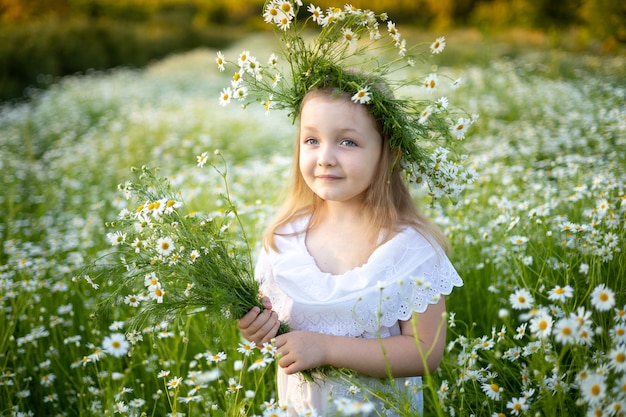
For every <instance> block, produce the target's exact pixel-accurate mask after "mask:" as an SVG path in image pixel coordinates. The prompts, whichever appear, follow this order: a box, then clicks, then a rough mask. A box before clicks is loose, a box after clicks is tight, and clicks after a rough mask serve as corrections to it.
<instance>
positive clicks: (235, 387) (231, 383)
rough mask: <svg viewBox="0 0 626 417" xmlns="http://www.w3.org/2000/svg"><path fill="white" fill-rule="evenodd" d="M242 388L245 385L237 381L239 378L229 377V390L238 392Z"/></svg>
mask: <svg viewBox="0 0 626 417" xmlns="http://www.w3.org/2000/svg"><path fill="white" fill-rule="evenodd" d="M241 388H243V386H242V385H241V384H239V382H237V380H236V379H235V378H229V379H228V392H231V393H232V392H237V391H239V390H240V389H241Z"/></svg>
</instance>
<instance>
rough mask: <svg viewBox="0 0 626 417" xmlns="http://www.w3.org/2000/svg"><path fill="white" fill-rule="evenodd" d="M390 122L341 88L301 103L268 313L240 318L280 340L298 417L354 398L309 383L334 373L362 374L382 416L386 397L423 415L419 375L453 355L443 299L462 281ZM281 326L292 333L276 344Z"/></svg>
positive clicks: (346, 389) (269, 253) (262, 266)
mask: <svg viewBox="0 0 626 417" xmlns="http://www.w3.org/2000/svg"><path fill="white" fill-rule="evenodd" d="M382 122H383V121H381V120H377V119H376V118H375V117H374V116H373V115H372V113H371V111H370V107H368V106H367V105H366V104H360V103H358V102H356V100H354V98H353V97H352V98H351V93H347V92H345V91H337V89H336V88H333V87H325V88H315V89H311V90H310V91H309V92H308V93H307V94H306V95H305V97H304V99H303V100H302V104H301V107H300V111H299V130H298V137H297V144H296V148H295V158H294V164H293V173H294V177H293V183H292V185H291V192H290V195H289V197H288V199H287V201H286V202H285V204H284V206H283V207H282V210H281V211H280V212H279V214H278V216H277V218H276V219H275V221H274V222H273V223H272V224H271V225H270V226H269V228H268V229H267V231H266V233H265V235H264V239H263V250H262V251H261V253H260V255H259V259H258V263H257V267H256V277H257V279H258V280H260V282H261V289H262V293H263V295H264V303H265V305H266V307H267V308H266V309H265V310H263V311H260V310H259V309H258V308H254V309H253V310H251V311H250V312H249V313H248V314H246V315H245V316H244V317H243V318H242V319H240V320H239V329H240V331H241V333H242V335H243V336H244V337H245V338H246V339H248V340H250V341H254V342H256V343H257V344H258V345H260V344H262V343H263V342H269V341H270V340H272V339H274V338H275V343H276V348H277V353H278V358H279V359H278V365H279V369H278V399H279V402H280V404H281V405H284V406H286V407H288V409H289V410H290V411H289V412H290V415H294V416H296V415H305V413H309V414H306V415H312V413H313V412H316V413H317V415H319V416H325V415H332V414H333V413H334V412H335V411H336V404H335V400H339V399H341V398H348V399H351V398H354V397H353V391H354V390H351V389H350V383H349V382H345V381H344V380H342V379H341V378H339V377H333V376H332V375H330V376H328V377H323V378H316V379H315V381H313V382H311V381H309V380H305V379H304V378H303V376H302V373H301V371H306V370H314V369H315V368H319V367H322V366H325V365H330V366H332V367H336V368H348V369H351V370H353V371H355V372H356V373H357V375H359V376H358V378H359V380H360V381H361V383H362V384H363V386H365V387H371V391H370V389H361V391H360V393H359V395H360V397H359V396H357V397H356V398H360V399H361V401H363V402H364V403H367V404H371V405H373V406H374V409H376V411H378V412H380V413H382V412H383V408H384V406H383V405H382V404H383V401H382V400H380V399H377V398H375V396H374V394H373V393H374V392H375V391H380V390H381V389H383V390H384V389H388V390H391V391H393V390H394V389H399V390H408V392H407V395H410V396H414V407H415V412H416V413H418V412H421V411H422V403H421V397H420V385H421V381H420V378H416V377H419V376H421V375H424V374H426V373H428V372H432V371H434V370H435V369H436V368H437V366H438V364H439V362H440V360H441V357H442V354H443V350H444V344H445V337H446V329H445V326H446V318H445V312H446V307H445V301H444V295H447V294H449V293H450V292H451V290H452V288H453V287H454V286H459V285H462V281H461V279H460V277H459V276H458V274H457V273H456V271H455V270H454V268H453V266H452V265H451V263H450V262H449V260H448V258H447V257H446V255H445V252H444V250H445V249H446V248H447V244H446V240H445V238H444V237H443V236H442V234H441V232H440V231H439V230H438V229H437V228H436V227H435V226H434V225H433V224H432V223H431V222H430V221H428V220H427V219H426V218H425V217H424V216H423V215H421V214H420V213H419V212H418V210H417V209H416V206H415V204H414V202H413V200H412V198H411V195H410V193H409V191H408V188H407V186H406V185H405V183H404V181H403V179H402V176H401V165H400V164H399V163H398V161H399V160H400V158H401V156H402V155H401V154H400V152H401V150H400V149H399V148H397V147H393V146H391V145H390V143H389V138H388V137H387V135H386V134H384V129H383V123H382ZM279 321H285V322H287V323H288V324H289V326H290V328H291V331H290V332H289V333H286V334H282V335H280V336H277V330H278V327H279ZM314 375H315V374H314ZM392 384H393V385H392ZM411 390H412V391H411ZM387 415H394V414H393V413H389V414H387Z"/></svg>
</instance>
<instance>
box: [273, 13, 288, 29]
mask: <svg viewBox="0 0 626 417" xmlns="http://www.w3.org/2000/svg"><path fill="white" fill-rule="evenodd" d="M276 25H277V26H278V27H279V28H280V29H281V30H287V29H289V26H290V25H291V20H290V19H289V18H288V17H287V16H283V17H282V18H281V19H280V20H279V21H278V22H276Z"/></svg>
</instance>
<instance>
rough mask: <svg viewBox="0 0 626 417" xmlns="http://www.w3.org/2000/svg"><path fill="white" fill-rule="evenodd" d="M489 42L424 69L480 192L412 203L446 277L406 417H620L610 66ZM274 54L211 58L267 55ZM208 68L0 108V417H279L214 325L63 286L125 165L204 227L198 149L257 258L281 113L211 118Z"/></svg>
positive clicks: (185, 66)
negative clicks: (153, 180)
mask: <svg viewBox="0 0 626 417" xmlns="http://www.w3.org/2000/svg"><path fill="white" fill-rule="evenodd" d="M405 33H407V34H408V36H409V38H410V39H413V40H416V41H432V40H434V37H435V36H438V35H440V34H441V33H435V32H429V33H424V32H422V31H419V30H416V29H414V28H412V27H406V29H405ZM524 33H525V34H526V35H529V34H531V32H528V31H524ZM443 34H447V33H443ZM502 36H508V38H507V39H506V40H508V42H504V40H505V39H504V38H503V37H496V38H487V41H486V38H484V37H482V36H479V35H477V32H476V31H473V30H465V31H461V30H455V31H450V32H449V34H447V37H448V48H447V50H446V51H445V52H444V54H443V55H442V56H441V57H440V58H438V59H439V61H438V62H437V64H438V65H439V66H440V69H439V71H441V72H446V73H448V74H450V76H451V77H452V78H453V79H454V78H457V77H461V78H462V80H463V82H462V84H461V86H460V87H459V88H458V89H454V90H452V89H448V88H446V86H442V90H441V91H440V93H439V94H441V95H446V96H448V97H449V98H450V101H451V103H453V105H454V106H457V107H462V108H464V109H465V110H467V111H468V112H470V113H477V114H479V115H480V118H479V121H478V122H477V123H476V124H474V125H473V126H472V128H471V130H470V132H469V133H468V139H467V150H468V152H469V154H470V157H469V160H468V164H469V165H470V166H472V167H473V168H474V169H475V170H477V172H478V174H479V180H478V181H477V182H476V183H475V184H473V186H472V187H470V188H469V189H468V190H467V191H466V192H465V193H464V194H463V196H462V198H461V199H460V200H459V201H458V202H455V203H453V202H450V201H442V202H439V203H436V204H435V205H431V204H430V201H429V200H428V199H427V198H426V197H425V195H424V192H423V190H415V198H416V200H417V201H418V202H419V203H420V204H421V205H422V208H423V210H425V211H426V212H427V213H428V214H429V215H430V216H431V217H432V218H433V219H435V221H436V222H437V223H438V224H439V225H440V226H441V227H442V228H443V229H444V230H445V232H446V234H447V235H448V237H449V238H450V240H451V243H452V247H453V253H452V254H451V259H452V261H453V263H454V264H455V266H456V267H457V269H458V271H459V273H460V274H461V276H462V277H463V278H464V280H465V285H464V287H462V288H459V289H456V290H455V292H454V293H453V294H452V295H451V296H450V297H449V298H448V307H449V312H450V317H449V334H448V341H449V344H448V349H447V353H446V356H445V358H444V362H443V363H442V366H441V368H440V370H439V371H438V372H437V373H436V374H433V375H430V376H428V377H426V378H425V383H426V385H425V388H424V389H425V398H426V414H427V415H439V416H444V415H445V416H468V415H476V416H514V415H527V416H531V415H532V416H537V415H541V416H558V415H570V416H587V415H589V416H604V415H607V416H619V415H624V414H625V413H626V255H625V254H624V249H623V246H624V244H623V242H624V239H625V237H626V232H625V230H624V219H625V213H626V191H625V187H624V179H625V178H626V172H625V171H626V169H625V168H624V167H625V166H626V143H625V142H626V107H625V106H624V103H625V102H626V88H625V87H626V86H625V84H624V80H625V79H626V78H625V76H626V62H625V61H626V59H625V58H624V55H623V54H620V53H612V54H611V53H609V54H602V53H600V52H598V51H589V50H585V51H568V50H565V49H563V48H558V49H555V48H551V47H550V44H549V42H547V41H545V39H546V38H545V37H544V36H543V35H541V36H540V35H539V34H536V38H531V37H527V36H523V37H521V38H520V37H516V35H515V34H512V33H511V32H508V35H502ZM272 39H273V38H271V36H269V37H268V36H267V34H265V35H264V34H259V33H255V34H253V35H251V36H246V37H243V38H241V39H236V40H234V41H232V42H230V43H229V44H228V45H227V46H225V47H224V48H220V49H221V50H222V52H224V53H225V55H227V56H229V57H235V56H236V55H237V54H238V53H239V52H241V50H242V49H244V48H245V49H250V50H252V51H255V52H256V53H258V55H259V56H266V55H267V53H268V52H269V46H271V44H272V42H273V41H272ZM529 39H538V40H537V41H536V42H534V43H533V44H532V45H529V42H528V40H529ZM522 40H526V41H522ZM216 52H217V49H216V48H207V47H202V48H196V49H192V50H190V51H187V52H182V53H179V54H174V55H170V56H167V57H165V58H163V59H160V60H158V61H154V62H152V63H151V64H149V65H147V66H145V67H141V68H135V69H132V68H123V67H121V68H116V69H111V70H103V71H91V72H90V73H88V74H79V75H73V76H64V77H61V78H58V79H55V80H54V81H53V82H51V83H50V84H49V85H48V87H47V88H46V89H45V90H41V91H38V92H32V91H31V92H30V93H29V95H28V97H27V98H25V99H21V100H17V101H7V102H5V103H4V104H3V105H2V106H1V107H0V169H1V170H2V173H3V174H2V176H1V177H0V187H1V189H2V193H1V194H0V240H1V241H2V247H1V248H0V303H1V307H2V308H1V309H0V415H1V416H14V415H15V416H27V415H32V416H44V415H46V416H48V415H49V416H78V415H80V416H92V415H93V416H102V415H129V416H139V415H148V416H163V415H175V416H179V415H180V416H182V415H185V416H193V415H215V416H235V415H249V416H252V415H259V416H260V415H281V414H280V413H281V410H278V409H276V408H275V407H274V405H273V399H275V392H274V385H273V366H274V364H273V363H271V360H265V358H266V357H267V355H266V354H265V353H264V352H261V351H254V353H252V354H251V355H250V356H247V355H246V353H242V352H249V350H247V349H245V348H244V346H242V345H241V343H242V340H241V339H240V338H239V335H238V333H237V331H236V328H235V327H234V326H233V325H232V323H229V322H227V321H218V322H215V321H209V320H208V319H207V317H206V316H205V315H204V314H203V312H201V311H197V312H195V314H192V315H189V316H187V317H182V318H181V317H179V318H176V319H174V318H173V319H171V320H164V321H162V322H160V323H158V324H157V325H153V326H150V327H146V328H145V329H142V331H141V332H139V333H132V334H131V333H128V332H127V331H128V328H127V324H128V320H129V318H130V317H131V316H132V314H133V311H134V310H133V309H134V308H133V307H131V306H129V305H124V304H122V305H120V306H119V307H117V308H115V309H112V311H110V313H111V316H110V319H109V321H108V322H103V321H102V320H98V318H97V317H95V315H94V313H95V310H96V303H97V301H98V299H99V298H100V297H102V296H103V295H104V294H106V292H107V291H108V289H107V280H106V279H99V280H96V281H94V280H91V279H89V278H88V277H85V275H82V274H81V268H83V267H84V266H86V265H87V264H89V263H91V262H93V261H94V260H96V259H98V258H99V257H100V256H102V255H104V254H106V253H110V252H111V251H112V250H113V249H114V248H112V245H111V241H110V240H109V239H108V238H107V233H110V232H112V231H113V230H114V229H111V228H108V227H107V226H106V223H107V222H110V221H112V220H115V219H116V217H117V215H118V213H119V212H120V211H121V210H123V209H124V208H128V209H129V210H134V209H135V207H132V206H129V203H128V202H127V200H126V199H125V198H124V194H123V193H122V192H120V191H119V190H118V184H123V183H124V182H125V181H127V180H132V179H133V178H135V174H134V173H132V172H131V167H141V166H144V165H145V166H149V167H151V168H155V169H158V170H159V172H160V173H161V174H162V175H163V176H165V177H168V178H169V179H170V181H171V182H172V184H173V185H174V187H176V188H177V189H179V190H180V193H181V197H182V198H181V199H182V200H184V203H185V210H187V211H188V212H195V213H203V214H206V215H209V216H220V215H221V213H223V211H224V207H223V206H221V203H220V201H221V200H220V199H219V198H218V196H219V195H220V194H223V193H224V192H225V186H224V183H223V181H222V177H221V176H220V175H219V173H217V172H216V171H215V170H213V169H212V168H211V166H210V164H211V163H214V164H216V166H218V167H222V165H221V164H222V162H221V161H222V160H221V159H220V158H217V157H216V156H215V155H214V151H215V150H219V152H220V154H221V155H222V156H223V157H224V159H225V161H226V163H227V169H228V176H227V179H228V185H229V191H230V196H231V199H232V201H233V202H234V203H235V205H236V206H237V208H238V211H239V214H240V217H241V219H242V221H243V223H244V226H245V229H246V233H247V236H248V238H249V240H250V242H251V244H252V247H253V250H255V251H256V250H257V249H258V240H259V237H260V234H261V233H262V230H263V227H264V225H265V224H266V223H267V221H268V219H269V218H270V216H271V215H272V213H273V210H274V209H275V207H276V202H277V201H278V200H279V199H280V196H281V190H282V186H283V184H284V183H285V181H286V179H287V178H288V175H289V164H290V157H291V150H292V142H293V136H294V134H295V128H294V126H292V125H291V123H290V119H289V118H288V117H286V115H285V114H282V113H280V112H270V113H269V114H266V113H265V111H264V110H262V109H255V108H249V109H247V110H245V111H243V110H241V109H239V108H237V106H232V105H231V106H230V107H227V108H224V107H220V106H219V105H218V97H219V92H220V91H221V89H222V88H223V87H224V86H226V85H227V84H228V82H229V75H228V74H221V73H219V72H218V70H217V67H216V65H215V53H216ZM425 70H426V71H428V68H426V69H425ZM410 93H411V94H420V93H419V92H415V91H412V92H410ZM204 152H206V153H207V155H208V161H207V165H205V166H204V167H199V166H197V157H198V156H199V155H202V153H204ZM238 348H239V349H240V350H241V351H239V350H238ZM262 363H264V364H265V365H266V366H263V365H259V364H262ZM252 365H255V366H253V367H252V368H253V369H251V370H249V368H250V366H252ZM390 401H394V399H393V398H390ZM345 414H346V415H350V414H356V413H355V412H353V411H351V410H350V409H346V411H345Z"/></svg>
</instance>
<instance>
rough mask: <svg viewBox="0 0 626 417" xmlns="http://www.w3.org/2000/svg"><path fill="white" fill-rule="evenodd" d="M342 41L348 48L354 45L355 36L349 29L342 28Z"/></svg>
mask: <svg viewBox="0 0 626 417" xmlns="http://www.w3.org/2000/svg"><path fill="white" fill-rule="evenodd" d="M342 34H343V39H344V40H345V41H346V43H347V44H348V45H350V46H353V45H356V41H357V39H358V38H357V36H355V34H354V32H353V31H352V29H350V28H344V29H343V31H342Z"/></svg>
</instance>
